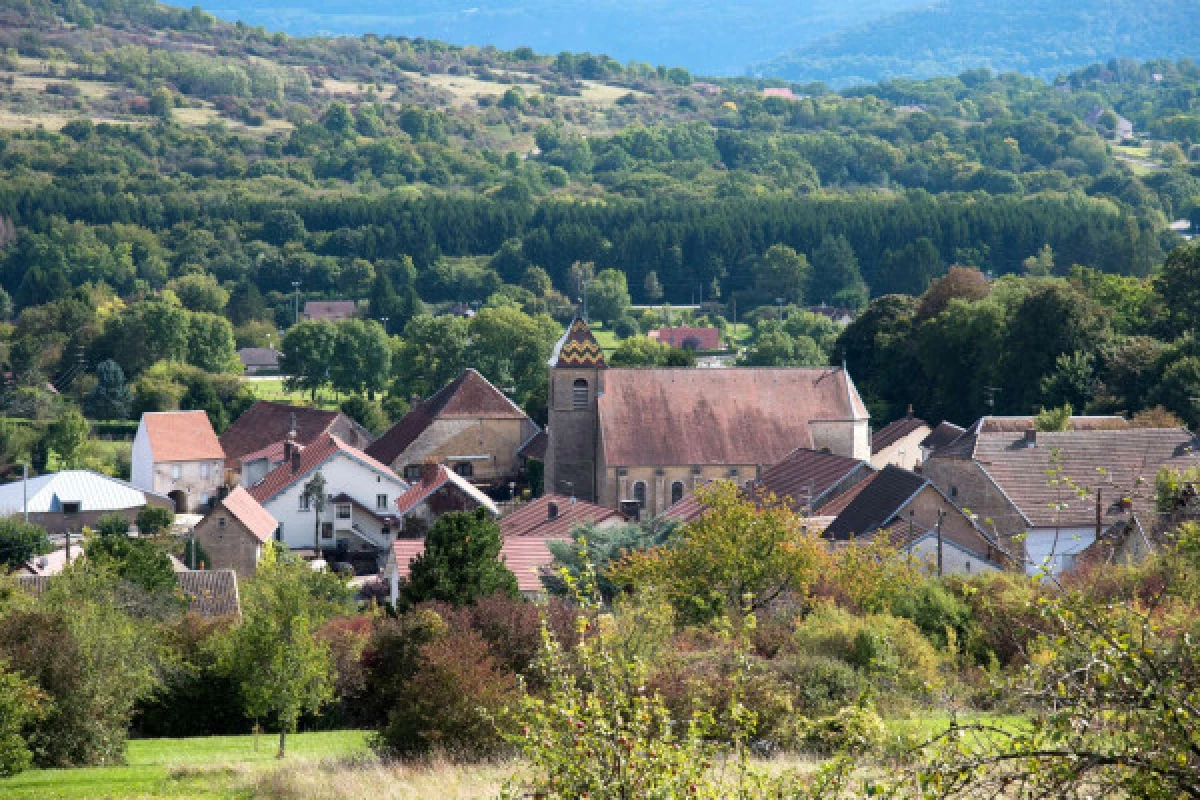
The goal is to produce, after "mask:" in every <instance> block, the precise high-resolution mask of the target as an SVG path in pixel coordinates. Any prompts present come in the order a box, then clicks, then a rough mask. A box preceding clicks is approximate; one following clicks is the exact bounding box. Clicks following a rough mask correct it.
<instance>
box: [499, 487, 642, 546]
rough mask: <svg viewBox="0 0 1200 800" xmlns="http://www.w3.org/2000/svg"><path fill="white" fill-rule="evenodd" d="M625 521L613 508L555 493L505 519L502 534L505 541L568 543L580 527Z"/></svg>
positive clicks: (523, 507)
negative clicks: (535, 539)
mask: <svg viewBox="0 0 1200 800" xmlns="http://www.w3.org/2000/svg"><path fill="white" fill-rule="evenodd" d="M552 509H553V513H551V510H552ZM624 520H625V517H624V516H622V515H621V514H619V513H617V512H616V511H613V510H612V509H610V508H602V507H601V506H597V505H593V504H591V503H585V502H583V501H582V500H578V499H575V498H571V497H564V496H563V495H557V494H554V495H546V496H544V497H539V498H538V499H536V500H534V501H532V502H530V503H526V504H525V505H523V506H521V507H520V508H518V509H517V510H516V511H513V512H512V513H511V514H508V515H507V516H505V517H504V518H502V519H501V520H500V533H501V534H502V535H503V536H504V538H505V539H508V538H510V537H513V536H524V537H529V536H534V537H540V538H543V539H546V538H551V539H564V540H566V539H570V538H571V532H572V531H574V530H575V529H576V528H578V527H580V526H583V525H596V524H598V523H602V522H609V521H617V522H623V521H624Z"/></svg>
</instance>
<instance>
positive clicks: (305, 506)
mask: <svg viewBox="0 0 1200 800" xmlns="http://www.w3.org/2000/svg"><path fill="white" fill-rule="evenodd" d="M298 508H299V509H300V510H301V511H308V510H309V509H310V508H312V506H311V505H310V503H309V496H308V495H307V494H303V493H301V494H300V505H299V506H298Z"/></svg>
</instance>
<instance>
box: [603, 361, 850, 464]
mask: <svg viewBox="0 0 1200 800" xmlns="http://www.w3.org/2000/svg"><path fill="white" fill-rule="evenodd" d="M603 381H604V386H603V389H604V391H603V393H601V394H600V396H599V401H598V406H599V411H600V425H601V438H602V441H603V448H604V461H605V463H606V464H607V465H609V466H672V465H681V464H694V465H701V464H774V463H776V462H778V461H780V460H782V459H783V458H784V457H785V456H786V455H787V454H788V453H790V452H792V451H793V450H795V449H796V448H797V447H807V448H812V446H813V436H812V430H811V427H810V425H809V423H810V422H811V421H813V420H842V421H848V420H862V419H866V418H867V412H866V408H865V407H864V406H863V404H862V399H861V398H860V397H859V396H858V391H857V390H856V389H855V388H854V382H853V381H852V380H850V378H849V376H848V375H847V374H846V372H845V371H844V370H841V369H834V368H823V367H822V368H810V367H795V368H779V369H758V368H742V367H739V368H737V369H609V370H607V371H606V372H605V374H604V379H603Z"/></svg>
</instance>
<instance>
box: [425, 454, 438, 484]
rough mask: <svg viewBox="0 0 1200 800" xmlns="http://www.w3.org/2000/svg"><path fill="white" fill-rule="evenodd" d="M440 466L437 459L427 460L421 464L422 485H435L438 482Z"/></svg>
mask: <svg viewBox="0 0 1200 800" xmlns="http://www.w3.org/2000/svg"><path fill="white" fill-rule="evenodd" d="M439 466H440V465H439V464H438V462H437V459H436V458H427V459H425V460H424V461H422V462H421V483H433V482H434V481H436V480H437V476H438V468H439Z"/></svg>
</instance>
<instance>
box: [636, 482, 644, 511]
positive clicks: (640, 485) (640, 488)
mask: <svg viewBox="0 0 1200 800" xmlns="http://www.w3.org/2000/svg"><path fill="white" fill-rule="evenodd" d="M633 499H634V500H636V501H637V504H638V508H645V507H646V482H645V481H638V482H637V483H635V484H633Z"/></svg>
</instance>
